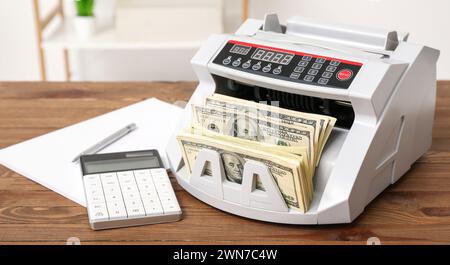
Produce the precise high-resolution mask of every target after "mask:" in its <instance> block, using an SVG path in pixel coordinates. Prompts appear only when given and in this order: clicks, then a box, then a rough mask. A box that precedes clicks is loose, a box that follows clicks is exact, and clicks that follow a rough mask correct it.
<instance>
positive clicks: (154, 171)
mask: <svg viewBox="0 0 450 265" xmlns="http://www.w3.org/2000/svg"><path fill="white" fill-rule="evenodd" d="M150 172H151V174H152V176H153V175H155V174H164V175H166V176H167V171H166V170H165V169H164V168H154V169H150Z"/></svg>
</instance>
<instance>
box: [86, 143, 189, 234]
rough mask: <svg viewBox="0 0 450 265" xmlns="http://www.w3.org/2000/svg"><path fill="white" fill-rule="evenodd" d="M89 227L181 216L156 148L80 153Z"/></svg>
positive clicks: (168, 220) (141, 223)
mask: <svg viewBox="0 0 450 265" xmlns="http://www.w3.org/2000/svg"><path fill="white" fill-rule="evenodd" d="M80 162H81V170H82V173H83V184H84V191H85V194H86V202H87V210H88V215H89V222H90V224H91V228H92V229H94V230H99V229H108V228H117V227H124V226H135V225H144V224H153V223H162V222H172V221H178V220H180V219H181V209H180V206H179V204H178V201H177V198H176V197H175V193H174V191H173V188H172V185H171V183H170V180H169V176H168V175H167V172H166V170H165V168H164V166H163V164H162V162H161V157H160V156H159V154H158V151H157V150H144V151H133V152H122V153H110V154H94V155H83V156H81V157H80Z"/></svg>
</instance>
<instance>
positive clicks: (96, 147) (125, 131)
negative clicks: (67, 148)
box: [72, 123, 137, 162]
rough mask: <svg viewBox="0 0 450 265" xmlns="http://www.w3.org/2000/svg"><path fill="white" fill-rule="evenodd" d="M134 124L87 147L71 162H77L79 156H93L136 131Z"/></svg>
mask: <svg viewBox="0 0 450 265" xmlns="http://www.w3.org/2000/svg"><path fill="white" fill-rule="evenodd" d="M136 128H137V127H136V124H135V123H131V124H128V125H127V126H125V127H124V128H122V129H120V130H118V131H117V132H115V133H113V134H111V135H110V136H108V137H106V138H105V139H103V140H101V141H100V142H98V143H96V144H95V145H93V146H91V147H89V148H88V149H86V150H84V151H83V152H81V153H80V154H79V155H77V156H76V157H75V158H74V159H73V160H72V162H76V161H78V159H79V158H80V156H82V155H89V154H95V153H97V152H98V151H100V150H102V149H103V148H105V147H107V146H108V145H110V144H112V143H114V142H116V141H117V140H119V139H120V138H122V137H124V136H125V135H127V134H129V133H130V132H132V131H134V130H135V129H136Z"/></svg>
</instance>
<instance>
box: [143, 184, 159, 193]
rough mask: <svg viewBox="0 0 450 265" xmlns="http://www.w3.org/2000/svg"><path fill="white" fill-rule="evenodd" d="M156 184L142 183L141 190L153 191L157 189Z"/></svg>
mask: <svg viewBox="0 0 450 265" xmlns="http://www.w3.org/2000/svg"><path fill="white" fill-rule="evenodd" d="M155 189H156V188H155V185H154V184H153V183H146V184H141V185H139V190H140V191H141V193H142V192H143V191H153V190H155Z"/></svg>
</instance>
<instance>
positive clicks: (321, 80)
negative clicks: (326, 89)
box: [317, 78, 330, 85]
mask: <svg viewBox="0 0 450 265" xmlns="http://www.w3.org/2000/svg"><path fill="white" fill-rule="evenodd" d="M328 81H330V79H326V78H319V80H318V81H317V83H319V84H320V85H326V84H328Z"/></svg>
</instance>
